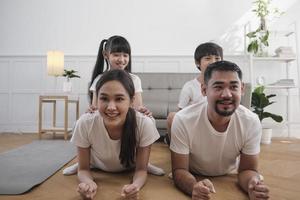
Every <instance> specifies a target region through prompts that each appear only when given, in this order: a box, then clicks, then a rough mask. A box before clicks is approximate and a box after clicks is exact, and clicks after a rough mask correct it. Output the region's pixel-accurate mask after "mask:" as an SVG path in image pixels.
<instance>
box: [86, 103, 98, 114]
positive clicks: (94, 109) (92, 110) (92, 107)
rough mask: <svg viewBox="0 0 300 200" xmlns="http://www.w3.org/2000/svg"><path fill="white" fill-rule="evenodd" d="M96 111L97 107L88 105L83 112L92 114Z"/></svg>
mask: <svg viewBox="0 0 300 200" xmlns="http://www.w3.org/2000/svg"><path fill="white" fill-rule="evenodd" d="M96 110H97V107H95V106H93V105H90V106H89V108H88V109H87V110H86V111H85V112H86V113H93V112H95V111H96Z"/></svg>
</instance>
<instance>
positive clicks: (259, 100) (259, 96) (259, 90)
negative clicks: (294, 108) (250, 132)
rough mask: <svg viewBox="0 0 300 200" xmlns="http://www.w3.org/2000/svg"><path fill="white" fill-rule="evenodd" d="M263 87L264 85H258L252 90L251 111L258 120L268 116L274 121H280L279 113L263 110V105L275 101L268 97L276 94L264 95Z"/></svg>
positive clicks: (265, 105)
mask: <svg viewBox="0 0 300 200" xmlns="http://www.w3.org/2000/svg"><path fill="white" fill-rule="evenodd" d="M264 89H265V87H264V86H258V87H256V88H255V89H254V91H253V92H252V99H251V107H252V108H253V112H254V113H256V114H257V116H258V118H259V120H260V121H262V120H263V119H265V118H268V117H270V118H272V119H273V120H274V121H276V122H281V121H282V120H283V119H282V117H281V116H280V115H276V114H272V113H269V112H265V111H264V109H265V107H267V106H269V105H271V104H273V103H275V101H270V100H269V99H270V98H272V97H275V96H276V94H269V95H266V94H265V93H264Z"/></svg>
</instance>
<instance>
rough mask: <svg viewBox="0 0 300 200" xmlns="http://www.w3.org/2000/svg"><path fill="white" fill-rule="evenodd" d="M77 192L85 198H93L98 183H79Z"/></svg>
mask: <svg viewBox="0 0 300 200" xmlns="http://www.w3.org/2000/svg"><path fill="white" fill-rule="evenodd" d="M77 192H79V194H80V195H81V197H82V198H83V199H93V198H94V197H95V195H96V192H97V184H96V183H95V182H94V181H91V182H88V183H84V182H82V183H79V185H78V187H77Z"/></svg>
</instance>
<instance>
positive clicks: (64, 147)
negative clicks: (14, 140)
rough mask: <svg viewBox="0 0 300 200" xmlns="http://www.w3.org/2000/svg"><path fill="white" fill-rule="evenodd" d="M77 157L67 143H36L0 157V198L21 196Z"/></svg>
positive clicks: (71, 146) (42, 141)
mask: <svg viewBox="0 0 300 200" xmlns="http://www.w3.org/2000/svg"><path fill="white" fill-rule="evenodd" d="M75 155H76V148H75V147H74V146H73V145H72V144H71V143H70V142H69V141H62V140H47V141H45V140H38V141H33V142H32V143H30V144H27V145H24V146H21V147H19V148H16V149H13V150H10V151H7V152H4V153H1V154H0V194H22V193H24V192H26V191H28V190H30V189H31V188H32V187H34V186H36V185H38V184H40V183H42V182H43V181H45V180H46V179H47V178H48V177H50V176H51V175H52V174H54V173H55V172H56V171H58V170H59V169H60V168H62V167H63V166H64V165H65V164H66V163H68V162H69V161H70V160H72V159H73V158H74V157H75Z"/></svg>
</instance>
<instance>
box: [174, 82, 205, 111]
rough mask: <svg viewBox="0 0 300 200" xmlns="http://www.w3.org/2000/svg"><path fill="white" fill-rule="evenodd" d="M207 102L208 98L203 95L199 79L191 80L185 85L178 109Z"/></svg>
mask: <svg viewBox="0 0 300 200" xmlns="http://www.w3.org/2000/svg"><path fill="white" fill-rule="evenodd" d="M204 100H206V97H205V96H203V95H202V93H201V83H200V82H199V81H198V79H197V78H195V79H193V80H190V81H188V82H186V83H185V84H184V86H183V87H182V89H181V92H180V95H179V102H178V108H180V109H182V108H184V107H186V106H189V105H192V104H194V103H198V102H201V101H204Z"/></svg>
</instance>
